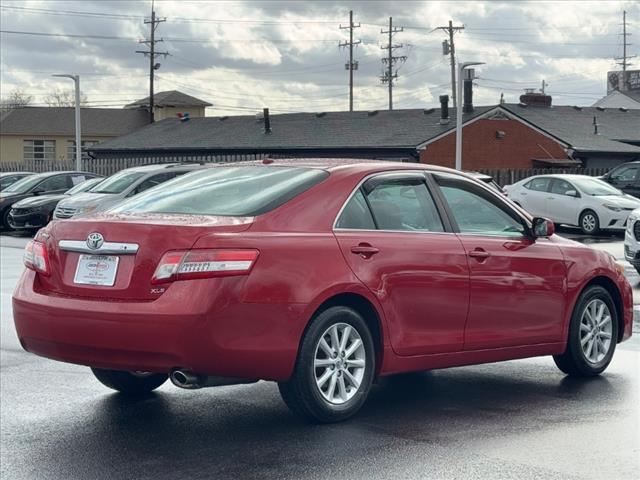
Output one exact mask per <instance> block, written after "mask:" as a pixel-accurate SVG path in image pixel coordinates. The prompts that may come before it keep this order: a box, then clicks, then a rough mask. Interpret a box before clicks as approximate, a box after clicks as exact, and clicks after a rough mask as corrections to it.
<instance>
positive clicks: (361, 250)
mask: <svg viewBox="0 0 640 480" xmlns="http://www.w3.org/2000/svg"><path fill="white" fill-rule="evenodd" d="M379 251H380V250H378V249H377V248H376V247H372V246H371V245H369V244H368V243H361V244H360V245H354V246H353V247H351V253H355V254H356V255H360V256H361V257H362V258H369V257H371V256H372V255H375V254H376V253H378V252H379Z"/></svg>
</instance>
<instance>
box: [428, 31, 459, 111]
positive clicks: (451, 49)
mask: <svg viewBox="0 0 640 480" xmlns="http://www.w3.org/2000/svg"><path fill="white" fill-rule="evenodd" d="M434 30H444V31H446V32H448V33H449V41H447V40H445V41H444V42H442V54H443V55H447V54H449V56H450V62H451V98H452V99H453V108H457V105H458V104H457V98H456V46H455V43H454V41H453V35H454V34H455V33H456V32H460V31H462V30H464V25H459V26H457V27H454V26H453V21H451V20H449V25H448V26H446V27H436V28H435V29H434Z"/></svg>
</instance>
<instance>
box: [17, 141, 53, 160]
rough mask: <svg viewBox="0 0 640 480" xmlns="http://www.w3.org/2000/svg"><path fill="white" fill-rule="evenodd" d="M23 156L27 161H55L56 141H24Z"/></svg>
mask: <svg viewBox="0 0 640 480" xmlns="http://www.w3.org/2000/svg"><path fill="white" fill-rule="evenodd" d="M23 156H24V159H25V160H26V161H30V160H31V161H33V160H55V159H56V141H55V140H24V142H23Z"/></svg>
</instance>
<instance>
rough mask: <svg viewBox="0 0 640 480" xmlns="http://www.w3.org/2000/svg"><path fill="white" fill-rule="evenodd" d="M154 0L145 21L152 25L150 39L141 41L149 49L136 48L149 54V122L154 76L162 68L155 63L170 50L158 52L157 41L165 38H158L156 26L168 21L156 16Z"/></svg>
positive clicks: (152, 117)
mask: <svg viewBox="0 0 640 480" xmlns="http://www.w3.org/2000/svg"><path fill="white" fill-rule="evenodd" d="M153 6H154V5H153V0H152V1H151V19H150V20H145V21H144V23H145V24H146V25H151V27H150V28H151V35H150V39H149V40H140V43H144V44H145V45H148V46H149V50H136V53H141V54H143V55H144V56H145V57H146V56H149V123H153V122H154V115H153V108H154V105H153V76H154V73H155V71H156V70H157V69H159V68H160V64H159V63H155V62H156V60H155V57H156V55H164V56H165V57H166V56H167V55H169V52H156V48H155V47H156V43H158V42H162V41H163V40H162V39H160V40H156V28H158V24H160V23H162V22H166V21H167V19H166V18H156V12H155V9H154V8H153Z"/></svg>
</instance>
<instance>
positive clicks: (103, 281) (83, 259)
mask: <svg viewBox="0 0 640 480" xmlns="http://www.w3.org/2000/svg"><path fill="white" fill-rule="evenodd" d="M118 260H120V258H119V257H116V256H110V255H80V258H79V259H78V267H77V268H76V276H75V277H74V278H73V282H74V283H79V284H84V285H102V286H106V287H113V284H114V283H116V272H117V271H118Z"/></svg>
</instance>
